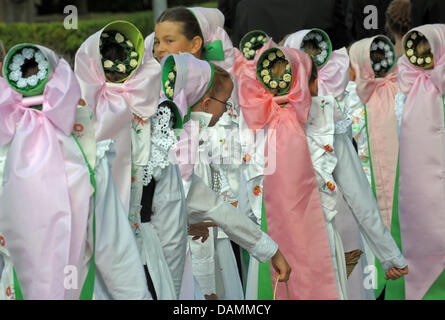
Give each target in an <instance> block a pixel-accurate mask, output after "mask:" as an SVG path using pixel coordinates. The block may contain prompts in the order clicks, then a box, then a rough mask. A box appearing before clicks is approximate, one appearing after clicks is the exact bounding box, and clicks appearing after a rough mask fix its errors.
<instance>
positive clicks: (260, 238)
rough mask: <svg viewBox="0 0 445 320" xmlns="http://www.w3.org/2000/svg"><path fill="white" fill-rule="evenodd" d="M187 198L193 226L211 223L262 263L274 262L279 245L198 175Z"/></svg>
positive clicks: (194, 176)
mask: <svg viewBox="0 0 445 320" xmlns="http://www.w3.org/2000/svg"><path fill="white" fill-rule="evenodd" d="M192 179H193V181H192V184H191V187H190V190H189V193H188V196H187V212H188V217H189V223H191V224H193V223H198V222H203V221H211V222H214V223H215V224H217V225H218V227H220V228H222V229H223V230H224V232H225V233H226V234H227V235H228V236H229V238H230V239H231V240H232V241H234V242H236V243H237V244H238V245H240V246H241V247H242V248H244V249H246V250H247V251H248V252H249V253H250V254H251V255H252V256H254V257H255V258H256V259H257V260H258V261H260V262H266V261H267V260H269V259H271V258H272V257H273V256H274V255H275V253H276V252H277V250H278V245H277V244H276V243H275V242H274V241H273V240H272V239H271V238H270V237H269V236H268V235H267V234H265V233H264V232H262V231H261V229H260V227H259V226H258V225H257V224H255V223H254V222H253V221H252V220H250V219H249V218H248V217H246V216H245V215H243V214H240V212H239V211H238V210H237V209H236V208H235V207H234V206H232V205H231V204H228V203H226V202H224V200H222V199H221V198H220V197H219V196H218V194H216V193H215V192H214V191H213V190H211V189H209V187H207V185H206V184H205V183H204V182H203V181H202V180H201V179H200V178H199V177H198V176H196V175H193V176H192Z"/></svg>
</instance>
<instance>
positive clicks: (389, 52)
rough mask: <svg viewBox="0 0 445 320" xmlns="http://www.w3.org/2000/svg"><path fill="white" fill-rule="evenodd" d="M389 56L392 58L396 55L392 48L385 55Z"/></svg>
mask: <svg viewBox="0 0 445 320" xmlns="http://www.w3.org/2000/svg"><path fill="white" fill-rule="evenodd" d="M385 56H386V57H387V58H392V57H394V53H393V52H392V51H391V50H390V51H388V52H387V53H386V55H385Z"/></svg>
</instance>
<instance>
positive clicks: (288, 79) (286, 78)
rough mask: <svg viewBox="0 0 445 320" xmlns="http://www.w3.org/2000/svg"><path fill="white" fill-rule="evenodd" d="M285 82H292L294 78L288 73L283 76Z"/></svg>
mask: <svg viewBox="0 0 445 320" xmlns="http://www.w3.org/2000/svg"><path fill="white" fill-rule="evenodd" d="M283 80H284V81H286V82H291V81H292V76H291V75H290V74H289V73H286V74H285V75H284V76H283Z"/></svg>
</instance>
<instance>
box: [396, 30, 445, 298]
mask: <svg viewBox="0 0 445 320" xmlns="http://www.w3.org/2000/svg"><path fill="white" fill-rule="evenodd" d="M414 30H417V31H419V32H421V33H422V34H424V35H425V37H426V38H427V39H428V42H429V43H430V45H431V48H432V53H433V54H434V69H432V70H423V69H421V68H418V67H416V66H414V65H412V64H411V63H410V62H409V61H408V59H407V58H406V56H403V57H402V58H400V60H399V64H398V65H399V82H400V88H401V89H402V91H403V92H404V93H405V94H406V95H407V99H406V103H405V106H404V109H403V114H402V122H401V128H400V166H399V168H400V171H399V174H400V180H399V194H398V204H399V206H398V208H399V219H400V232H401V238H402V249H403V254H404V256H405V258H406V260H407V262H408V265H409V268H410V270H411V271H410V274H409V275H407V276H406V277H405V290H406V298H407V299H413V300H418V299H422V298H423V297H424V296H425V294H426V293H427V292H428V291H429V289H431V286H432V285H433V283H434V282H435V281H436V280H437V279H438V278H439V276H440V275H441V274H442V273H443V271H444V269H445V238H444V236H443V234H444V231H445V216H444V207H445V198H444V196H443V195H444V194H445V184H444V179H445V171H444V163H445V150H444V148H445V147H444V146H445V136H444V125H445V124H444V108H445V105H444V101H443V99H444V95H445V77H444V75H445V45H444V44H445V26H444V25H425V26H422V27H418V28H415V29H414ZM409 34H410V33H408V35H409ZM403 43H405V41H403ZM436 288H437V289H436V292H439V291H442V292H443V285H439V286H437V287H436ZM437 290H439V291H437ZM433 291H434V290H433ZM440 296H443V295H442V294H441V293H439V297H440Z"/></svg>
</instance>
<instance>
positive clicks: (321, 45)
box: [320, 41, 328, 50]
mask: <svg viewBox="0 0 445 320" xmlns="http://www.w3.org/2000/svg"><path fill="white" fill-rule="evenodd" d="M320 48H321V49H322V50H327V49H328V44H327V42H326V41H322V42H320Z"/></svg>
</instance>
